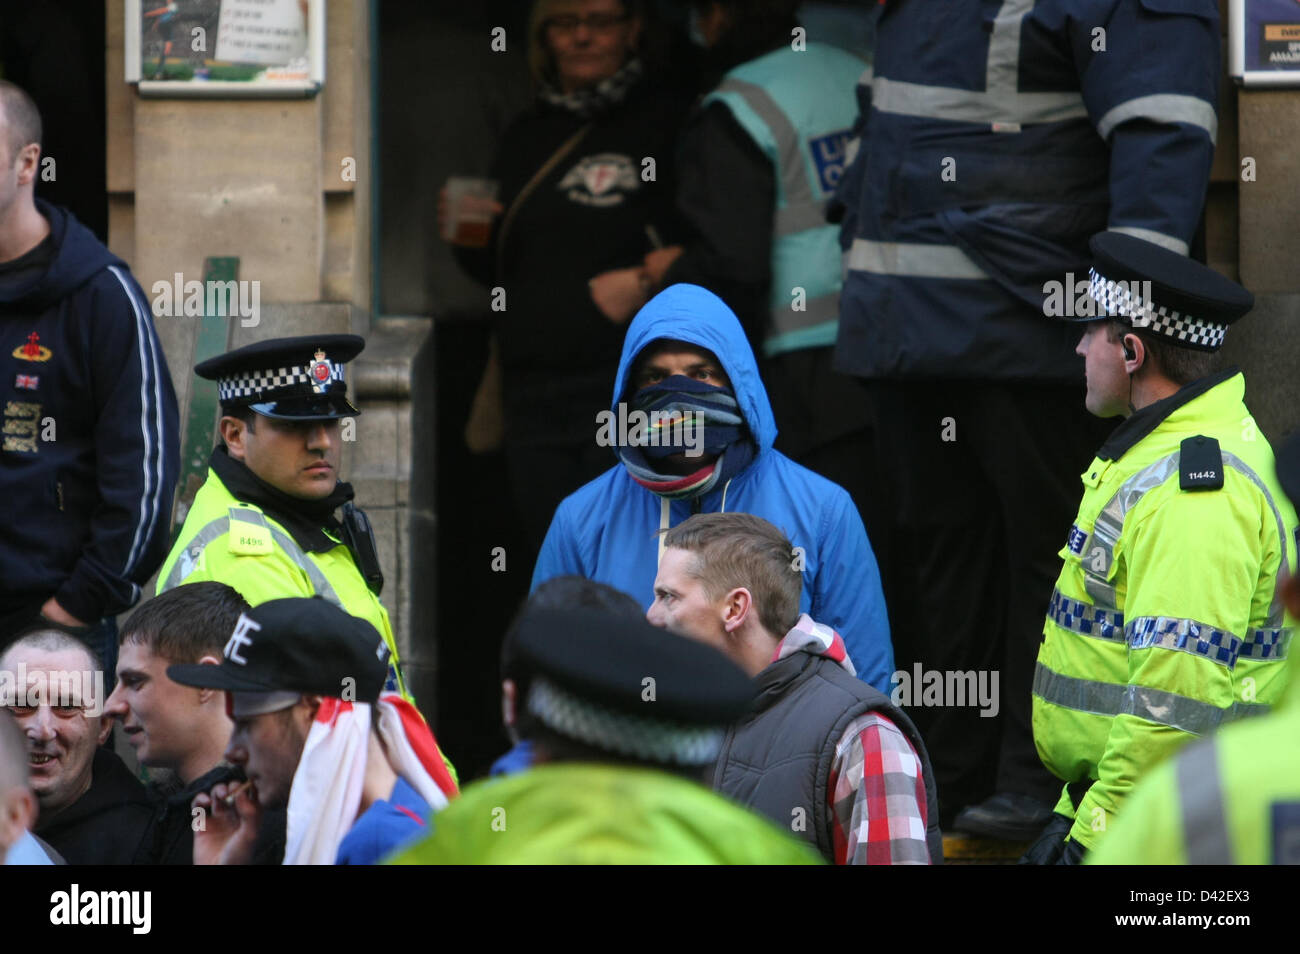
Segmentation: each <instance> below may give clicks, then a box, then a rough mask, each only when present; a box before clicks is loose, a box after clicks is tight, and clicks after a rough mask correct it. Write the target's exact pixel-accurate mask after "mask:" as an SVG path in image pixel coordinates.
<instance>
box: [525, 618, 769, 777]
mask: <svg viewBox="0 0 1300 954" xmlns="http://www.w3.org/2000/svg"><path fill="white" fill-rule="evenodd" d="M514 640H515V642H514V653H515V664H516V666H517V667H518V668H519V669H520V670H522V671H524V672H527V673H528V674H529V688H528V692H527V695H526V697H525V699H524V701H523V707H524V708H525V709H526V710H527V711H528V712H529V713H530V714H531V715H533V716H534V717H535V718H537V719H538V720H539V721H540V722H541V723H542V724H543V725H545V726H546V727H547V728H548V729H549V730H550V731H552V732H554V733H556V734H558V735H562V736H565V737H566V738H569V739H572V740H574V741H577V742H581V743H583V744H585V745H588V746H591V747H594V748H598V749H602V750H605V751H609V752H613V753H617V754H620V755H624V756H628V757H631V758H635V759H638V760H641V761H645V762H656V763H665V764H675V765H687V766H691V765H704V764H708V763H709V762H712V761H713V760H714V759H715V758H716V757H717V753H718V750H719V748H720V747H721V744H722V740H723V736H724V734H725V731H726V727H727V726H728V725H730V724H731V723H732V722H734V721H735V720H736V719H738V718H739V717H740V716H742V715H744V713H745V712H747V711H748V710H749V707H750V706H751V705H752V703H753V701H754V692H755V690H754V684H753V682H752V681H751V680H750V678H749V677H748V676H747V675H746V674H745V673H744V671H743V670H741V669H740V667H738V666H737V665H736V664H735V663H733V662H732V661H731V660H730V659H728V658H727V657H726V656H724V655H723V654H722V653H720V652H718V651H717V650H716V649H713V648H712V647H710V646H706V645H704V644H703V643H699V642H696V641H694V640H691V639H687V638H686V637H683V636H678V635H677V634H675V633H672V632H670V631H668V630H665V629H659V628H657V627H655V626H652V625H650V624H649V623H648V622H646V621H645V620H644V619H639V618H628V617H627V616H620V615H615V614H613V613H610V612H608V611H603V610H596V609H542V610H525V612H524V614H523V615H522V616H521V618H520V620H519V623H518V625H517V627H516V629H515V631H514Z"/></svg>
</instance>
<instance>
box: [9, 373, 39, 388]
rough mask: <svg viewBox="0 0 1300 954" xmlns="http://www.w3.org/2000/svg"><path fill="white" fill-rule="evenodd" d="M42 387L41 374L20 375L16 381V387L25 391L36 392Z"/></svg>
mask: <svg viewBox="0 0 1300 954" xmlns="http://www.w3.org/2000/svg"><path fill="white" fill-rule="evenodd" d="M40 386H41V376H40V375H39V374H20V375H18V377H17V378H16V379H15V380H14V387H18V388H22V389H23V390H24V391H35V390H36V389H37V388H39V387H40Z"/></svg>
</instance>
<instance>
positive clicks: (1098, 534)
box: [1081, 451, 1178, 607]
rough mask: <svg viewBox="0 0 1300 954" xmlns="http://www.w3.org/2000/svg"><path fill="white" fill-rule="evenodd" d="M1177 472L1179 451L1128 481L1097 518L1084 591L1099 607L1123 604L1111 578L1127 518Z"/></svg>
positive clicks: (1086, 562) (1090, 540) (1085, 563)
mask: <svg viewBox="0 0 1300 954" xmlns="http://www.w3.org/2000/svg"><path fill="white" fill-rule="evenodd" d="M1177 470H1178V452H1177V451H1175V452H1174V453H1172V454H1170V455H1169V456H1167V457H1162V458H1160V460H1158V461H1156V462H1155V463H1153V464H1148V465H1147V466H1146V467H1144V468H1143V469H1142V470H1140V471H1138V472H1137V473H1136V474H1134V475H1133V476H1132V477H1130V478H1129V479H1128V480H1126V481H1124V483H1123V484H1121V485H1120V488H1119V490H1117V491H1115V495H1114V496H1113V497H1111V498H1110V500H1109V501H1107V503H1106V506H1104V507H1102V508H1101V512H1100V513H1098V514H1097V520H1096V522H1095V523H1094V524H1093V527H1092V534H1091V535H1090V536H1089V538H1088V545H1089V549H1088V553H1087V555H1086V556H1084V557H1083V558H1082V562H1081V566H1082V568H1083V573H1084V584H1083V585H1084V588H1085V589H1086V590H1087V591H1088V595H1089V596H1091V597H1092V598H1093V601H1094V602H1096V603H1097V604H1099V605H1104V606H1107V607H1113V606H1116V605H1117V604H1118V602H1119V600H1118V597H1117V596H1116V594H1115V587H1114V586H1112V585H1111V584H1110V583H1109V582H1108V580H1107V577H1108V575H1109V573H1110V568H1111V564H1113V563H1114V562H1115V545H1116V544H1117V543H1119V537H1120V534H1121V533H1122V532H1123V530H1124V518H1125V517H1127V516H1128V513H1129V511H1130V510H1132V509H1133V508H1134V507H1136V506H1137V503H1138V501H1139V500H1141V499H1142V498H1143V497H1144V496H1145V495H1146V493H1147V491H1149V490H1153V489H1155V488H1156V487H1159V486H1160V485H1161V484H1163V483H1164V482H1165V481H1166V480H1168V479H1169V477H1170V475H1172V474H1174V473H1176V472H1177Z"/></svg>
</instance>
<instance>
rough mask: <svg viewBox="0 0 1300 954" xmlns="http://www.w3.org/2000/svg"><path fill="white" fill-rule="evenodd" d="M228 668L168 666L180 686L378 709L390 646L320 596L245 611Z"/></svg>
mask: <svg viewBox="0 0 1300 954" xmlns="http://www.w3.org/2000/svg"><path fill="white" fill-rule="evenodd" d="M222 657H223V658H222V660H221V665H219V666H213V665H211V664H210V663H184V664H178V665H175V666H168V667H167V675H168V677H169V678H170V679H171V680H172V681H173V682H178V683H180V684H181V685H182V686H194V687H195V688H198V689H223V690H225V691H227V692H249V693H268V692H297V693H304V694H310V695H318V696H330V697H332V698H335V699H340V698H348V697H345V696H344V693H345V692H349V693H350V698H349V701H351V702H365V703H369V704H372V705H373V704H374V703H375V702H377V701H378V700H379V694H380V693H381V692H382V691H383V689H384V682H385V680H386V679H387V678H388V644H387V643H385V642H384V638H383V637H382V636H381V635H379V631H378V630H377V629H375V627H373V626H371V625H370V623H368V622H366V620H364V619H361V618H360V617H358V616H350V615H348V613H347V612H345V611H344V610H342V609H340V608H339V607H337V606H335V605H334V604H333V603H331V602H329V601H328V600H326V599H323V598H322V597H319V596H312V597H301V596H298V597H292V598H289V599H280V600H270V601H268V602H266V603H262V604H260V605H258V606H254V607H253V608H252V609H250V610H247V611H245V612H244V613H242V614H240V617H239V620H238V621H237V622H236V623H235V628H234V631H233V632H231V634H230V638H229V639H228V640H227V641H226V646H225V649H223V650H222Z"/></svg>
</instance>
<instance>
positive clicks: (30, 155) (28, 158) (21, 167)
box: [14, 142, 41, 186]
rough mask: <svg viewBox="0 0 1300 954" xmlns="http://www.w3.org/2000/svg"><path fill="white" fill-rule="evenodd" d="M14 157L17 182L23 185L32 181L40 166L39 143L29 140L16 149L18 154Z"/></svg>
mask: <svg viewBox="0 0 1300 954" xmlns="http://www.w3.org/2000/svg"><path fill="white" fill-rule="evenodd" d="M14 158H15V161H16V163H17V165H18V184H19V185H20V186H25V185H31V184H32V183H34V182H35V181H36V173H37V171H38V170H39V169H40V167H41V147H40V145H38V144H37V143H34V142H29V143H28V144H27V145H25V146H23V148H21V149H19V150H18V154H17V156H15V157H14Z"/></svg>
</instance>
